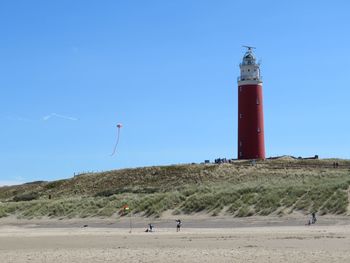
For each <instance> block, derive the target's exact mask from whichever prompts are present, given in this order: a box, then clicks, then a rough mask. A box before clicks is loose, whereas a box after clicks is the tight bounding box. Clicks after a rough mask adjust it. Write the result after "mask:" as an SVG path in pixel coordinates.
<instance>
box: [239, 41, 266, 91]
mask: <svg viewBox="0 0 350 263" xmlns="http://www.w3.org/2000/svg"><path fill="white" fill-rule="evenodd" d="M246 48H247V49H248V50H247V51H246V53H245V54H244V56H243V60H242V63H241V64H239V67H240V69H241V75H240V76H239V78H238V84H239V85H244V84H260V83H262V80H261V76H260V63H256V58H255V56H254V54H253V47H246Z"/></svg>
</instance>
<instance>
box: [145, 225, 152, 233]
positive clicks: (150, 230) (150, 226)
mask: <svg viewBox="0 0 350 263" xmlns="http://www.w3.org/2000/svg"><path fill="white" fill-rule="evenodd" d="M153 227H154V226H153V225H152V224H148V228H147V229H146V231H145V232H153Z"/></svg>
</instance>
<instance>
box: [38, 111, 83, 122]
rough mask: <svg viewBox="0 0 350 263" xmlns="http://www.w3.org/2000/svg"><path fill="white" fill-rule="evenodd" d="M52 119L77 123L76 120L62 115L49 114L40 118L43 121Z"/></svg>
mask: <svg viewBox="0 0 350 263" xmlns="http://www.w3.org/2000/svg"><path fill="white" fill-rule="evenodd" d="M52 118H59V119H64V120H69V121H77V120H78V118H74V117H71V116H66V115H62V114H57V113H51V114H49V115H46V116H44V117H43V118H42V120H43V121H48V120H50V119H52Z"/></svg>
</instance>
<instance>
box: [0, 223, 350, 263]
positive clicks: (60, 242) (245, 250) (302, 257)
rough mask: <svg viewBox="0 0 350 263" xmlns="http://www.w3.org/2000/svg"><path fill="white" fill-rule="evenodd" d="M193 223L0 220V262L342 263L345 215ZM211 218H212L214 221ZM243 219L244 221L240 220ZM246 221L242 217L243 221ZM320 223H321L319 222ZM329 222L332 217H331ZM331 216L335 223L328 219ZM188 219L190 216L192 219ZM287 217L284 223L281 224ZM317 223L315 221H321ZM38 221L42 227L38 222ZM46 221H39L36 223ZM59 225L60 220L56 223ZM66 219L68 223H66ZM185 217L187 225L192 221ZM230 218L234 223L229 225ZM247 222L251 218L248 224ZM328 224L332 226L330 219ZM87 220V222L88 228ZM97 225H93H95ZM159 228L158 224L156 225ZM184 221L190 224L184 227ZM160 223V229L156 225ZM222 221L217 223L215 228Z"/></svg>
mask: <svg viewBox="0 0 350 263" xmlns="http://www.w3.org/2000/svg"><path fill="white" fill-rule="evenodd" d="M211 220H214V219H208V220H205V219H202V220H201V221H200V220H199V223H198V225H199V227H196V228H195V227H185V226H186V224H184V227H183V229H182V230H181V232H178V233H176V231H175V228H173V227H172V228H169V227H166V226H167V222H168V223H169V224H170V223H171V222H170V221H168V220H163V222H162V220H160V221H159V222H158V223H156V224H155V226H156V227H155V232H153V233H146V232H144V230H145V228H143V227H138V226H139V224H141V223H145V222H143V221H145V219H139V220H135V221H136V222H135V225H136V226H137V227H135V228H133V229H132V231H131V233H130V229H129V228H128V227H127V220H125V221H124V222H121V225H120V226H118V227H115V226H113V224H112V223H111V222H112V221H109V220H90V221H89V220H88V224H87V226H86V225H85V227H84V226H83V225H81V224H79V223H82V222H81V221H79V220H78V221H77V220H72V221H70V222H69V221H36V222H35V221H31V222H29V221H25V222H24V221H17V222H12V224H10V220H8V221H6V220H5V221H1V225H0V262H2V263H5V262H6V263H7V262H201V263H203V262H349V260H350V250H349V247H350V224H348V222H347V221H348V220H347V218H346V217H345V218H343V219H341V220H335V219H334V218H328V219H327V218H325V220H324V222H326V223H324V224H319V225H313V226H305V225H303V224H300V225H298V224H299V221H298V220H295V221H289V220H285V219H279V220H280V221H278V218H276V221H275V222H277V223H275V225H272V226H269V225H266V224H265V226H264V225H263V223H264V222H265V223H266V221H269V220H268V218H263V219H260V218H258V219H254V218H252V219H249V220H251V222H250V223H249V222H248V223H247V224H248V225H244V224H243V223H242V224H241V225H240V224H239V220H240V219H237V220H236V221H237V222H235V221H232V220H231V219H230V220H228V219H225V218H224V219H221V223H223V222H226V225H225V224H223V225H222V224H220V223H218V222H220V219H215V220H216V225H217V226H218V227H217V228H213V227H211V226H212V225H215V224H213V223H211ZM218 220H219V221H218ZM241 220H242V222H245V221H244V219H241ZM249 220H248V221H249ZM327 220H328V221H327ZM332 220H333V221H332ZM334 220H335V221H334ZM194 221H195V220H193V222H194ZM285 221H288V222H292V223H290V224H289V225H288V224H285V223H284V224H283V222H285ZM321 221H322V220H321ZM40 222H43V224H40ZM44 222H46V224H44ZM59 222H61V224H59ZM67 222H68V223H67ZM84 222H86V221H84ZM193 222H192V223H193ZM229 222H231V223H232V222H234V225H235V226H236V227H231V226H230V223H229ZM254 222H255V223H254ZM331 222H333V223H331ZM93 223H95V226H94V227H92V226H91V225H92V224H93ZM98 223H99V224H98ZM162 224H163V225H164V227H163V226H162ZM190 225H191V224H190ZM157 226H161V227H157ZM221 226H222V227H221Z"/></svg>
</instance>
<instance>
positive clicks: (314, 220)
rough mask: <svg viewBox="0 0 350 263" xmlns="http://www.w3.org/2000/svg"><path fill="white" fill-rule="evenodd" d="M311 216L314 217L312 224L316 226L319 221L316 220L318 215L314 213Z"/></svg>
mask: <svg viewBox="0 0 350 263" xmlns="http://www.w3.org/2000/svg"><path fill="white" fill-rule="evenodd" d="M311 215H312V218H311V223H312V224H315V223H316V221H317V218H316V213H315V212H313V213H312V214H311Z"/></svg>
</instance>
